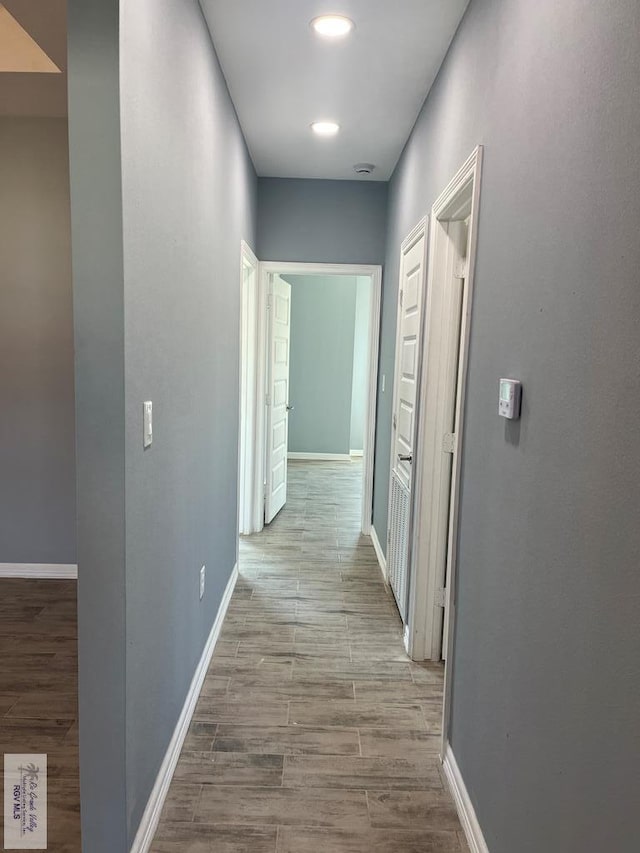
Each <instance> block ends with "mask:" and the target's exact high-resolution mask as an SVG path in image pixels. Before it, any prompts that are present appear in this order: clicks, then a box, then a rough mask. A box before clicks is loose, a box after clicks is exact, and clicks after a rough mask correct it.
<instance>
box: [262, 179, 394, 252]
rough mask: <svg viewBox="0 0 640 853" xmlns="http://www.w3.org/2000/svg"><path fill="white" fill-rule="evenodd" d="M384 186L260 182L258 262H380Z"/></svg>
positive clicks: (362, 183) (383, 230) (360, 183)
mask: <svg viewBox="0 0 640 853" xmlns="http://www.w3.org/2000/svg"><path fill="white" fill-rule="evenodd" d="M387 186H388V185H387V184H386V183H380V182H375V181H374V182H372V181H367V182H364V181H363V182H359V181H323V180H305V179H299V178H260V179H259V181H258V240H257V254H258V257H259V258H260V260H261V261H303V262H305V263H336V264H382V263H383V260H384V253H385V249H384V247H385V228H386V216H387Z"/></svg>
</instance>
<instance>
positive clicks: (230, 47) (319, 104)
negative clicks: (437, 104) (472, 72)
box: [200, 0, 468, 180]
mask: <svg viewBox="0 0 640 853" xmlns="http://www.w3.org/2000/svg"><path fill="white" fill-rule="evenodd" d="M200 2H201V5H202V8H203V11H204V14H205V18H206V19H207V23H208V25H209V29H210V31H211V36H212V39H213V42H214V45H215V48H216V51H217V53H218V57H219V59H220V63H221V65H222V69H223V71H224V74H225V77H226V79H227V83H228V86H229V90H230V92H231V97H232V98H233V101H234V103H235V106H236V110H237V112H238V117H239V119H240V124H241V125H242V129H243V131H244V134H245V137H246V139H247V143H248V145H249V150H250V152H251V156H252V158H253V162H254V165H255V167H256V170H257V172H258V174H259V175H261V176H272V177H305V178H339V179H355V178H358V176H357V175H356V174H355V172H354V171H353V166H354V164H356V163H361V162H367V163H374V164H375V165H376V169H375V171H374V173H373V175H372V176H371V177H364V178H358V179H359V180H388V178H389V177H390V176H391V173H392V172H393V169H394V167H395V165H396V163H397V161H398V158H399V156H400V154H401V152H402V149H403V147H404V144H405V142H406V140H407V137H408V136H409V133H410V132H411V128H412V127H413V124H414V122H415V120H416V117H417V115H418V112H419V111H420V107H421V106H422V103H423V101H424V99H425V97H426V95H427V93H428V91H429V89H430V87H431V85H432V83H433V81H434V79H435V77H436V74H437V73H438V69H439V68H440V65H441V63H442V60H443V59H444V56H445V54H446V52H447V49H448V47H449V44H450V42H451V39H452V38H453V35H454V33H455V31H456V28H457V26H458V24H459V22H460V19H461V18H462V15H463V13H464V10H465V8H466V6H467V5H468V0H337V2H332V0H200ZM330 13H333V14H342V15H346V16H348V17H349V18H351V19H352V20H353V21H354V22H355V25H356V28H355V30H354V31H353V32H352V33H351V34H350V35H349V36H347V37H346V38H345V39H342V40H340V41H333V42H331V41H327V40H325V39H321V38H319V37H318V36H317V35H316V34H315V33H314V32H313V31H312V30H311V28H310V27H309V22H310V21H311V20H312V19H313V18H314V17H316V16H317V15H322V14H330ZM319 119H331V120H335V121H337V122H338V123H339V124H340V125H341V130H340V133H339V134H338V136H336V137H332V138H318V137H315V136H314V135H313V134H312V132H311V130H310V128H309V125H310V124H311V122H312V121H315V120H319Z"/></svg>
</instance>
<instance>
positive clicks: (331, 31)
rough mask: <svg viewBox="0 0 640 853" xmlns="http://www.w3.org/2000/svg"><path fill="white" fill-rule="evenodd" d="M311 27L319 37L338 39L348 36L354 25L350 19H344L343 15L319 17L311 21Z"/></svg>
mask: <svg viewBox="0 0 640 853" xmlns="http://www.w3.org/2000/svg"><path fill="white" fill-rule="evenodd" d="M311 26H312V27H313V29H314V30H315V31H316V32H317V33H318V35H319V36H323V37H324V38H329V39H339V38H343V37H344V36H347V35H349V33H350V32H351V30H352V29H353V27H354V23H353V21H352V20H351V19H350V18H345V16H344V15H320V17H318V18H314V19H313V21H311Z"/></svg>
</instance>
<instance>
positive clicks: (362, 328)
mask: <svg viewBox="0 0 640 853" xmlns="http://www.w3.org/2000/svg"><path fill="white" fill-rule="evenodd" d="M372 286H373V285H372V282H371V279H370V278H368V277H366V276H358V277H357V279H356V316H355V324H356V328H355V335H354V339H353V377H352V379H353V381H352V388H351V438H350V439H349V447H350V449H351V450H363V449H364V427H365V419H366V403H367V383H368V380H369V377H368V375H367V357H368V355H369V314H370V307H371V288H372Z"/></svg>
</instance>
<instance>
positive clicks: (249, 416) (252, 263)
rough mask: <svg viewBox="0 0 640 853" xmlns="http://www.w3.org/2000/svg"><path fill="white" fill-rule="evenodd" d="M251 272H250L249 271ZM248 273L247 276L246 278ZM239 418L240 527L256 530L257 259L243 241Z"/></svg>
mask: <svg viewBox="0 0 640 853" xmlns="http://www.w3.org/2000/svg"><path fill="white" fill-rule="evenodd" d="M247 274H248V275H247ZM245 275H247V278H246V279H245ZM240 288H241V290H240V366H239V369H240V420H239V430H238V435H239V445H238V530H239V533H241V534H247V533H254V532H255V531H256V530H257V529H258V528H257V527H256V518H255V514H254V507H255V502H256V495H257V494H258V492H260V493H261V491H262V480H261V468H259V467H258V466H259V465H260V460H258V459H257V456H258V454H257V453H256V427H257V410H256V399H257V391H258V388H257V371H256V364H257V360H256V356H257V348H256V344H257V340H258V320H259V310H258V309H259V305H258V298H259V289H258V288H259V283H258V259H257V258H256V256H255V254H254V253H253V251H252V250H251V248H250V246H249V245H248V244H247V243H246V242H245V241H244V240H242V242H241V244H240Z"/></svg>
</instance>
